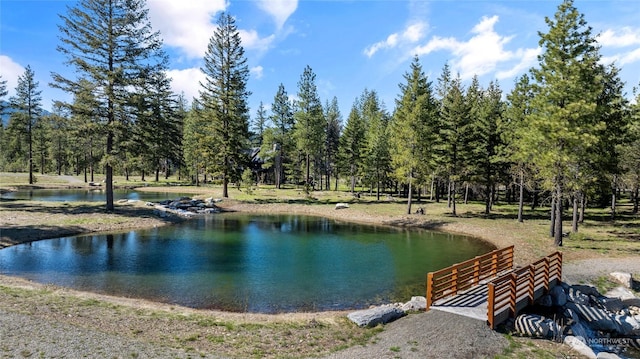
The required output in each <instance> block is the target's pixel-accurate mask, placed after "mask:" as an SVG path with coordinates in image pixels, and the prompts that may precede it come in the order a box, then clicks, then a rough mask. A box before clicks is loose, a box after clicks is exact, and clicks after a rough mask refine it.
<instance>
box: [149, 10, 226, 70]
mask: <svg viewBox="0 0 640 359" xmlns="http://www.w3.org/2000/svg"><path fill="white" fill-rule="evenodd" d="M148 5H149V17H150V20H151V23H152V24H153V27H154V28H155V29H156V30H159V31H160V33H161V36H162V38H163V39H164V41H165V44H166V45H169V46H172V47H176V48H178V49H180V50H181V51H182V52H183V53H184V54H185V55H186V56H188V57H190V58H199V57H203V56H204V53H205V51H206V50H207V45H208V44H209V38H211V35H213V32H214V30H215V19H214V17H215V15H216V14H217V13H218V12H220V11H224V10H225V9H226V8H227V3H226V0H188V1H175V0H150V1H149V2H148Z"/></svg>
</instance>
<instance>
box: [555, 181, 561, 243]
mask: <svg viewBox="0 0 640 359" xmlns="http://www.w3.org/2000/svg"><path fill="white" fill-rule="evenodd" d="M556 197H557V198H556V225H555V230H554V232H555V237H554V239H555V240H554V243H555V245H556V246H558V247H562V185H561V184H560V183H559V182H558V183H557V184H556Z"/></svg>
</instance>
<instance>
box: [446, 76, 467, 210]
mask: <svg viewBox="0 0 640 359" xmlns="http://www.w3.org/2000/svg"><path fill="white" fill-rule="evenodd" d="M469 116H470V108H469V102H468V100H467V98H466V97H465V91H464V88H463V87H462V83H461V80H460V77H457V78H456V79H454V80H452V81H451V82H450V84H449V86H448V92H447V93H446V95H445V97H444V98H443V99H442V108H441V113H440V120H441V122H440V126H441V128H440V142H439V146H438V150H439V152H440V155H439V161H440V164H441V166H442V168H443V169H444V171H445V173H446V175H447V177H448V178H449V200H450V203H451V208H452V210H451V213H452V214H453V215H454V216H455V215H457V213H456V193H457V188H456V186H457V184H458V183H459V182H460V181H461V179H462V178H463V175H464V173H463V170H464V168H465V167H466V166H467V165H468V163H469V157H470V156H469V155H470V151H469V142H470V126H469V123H470V117H469Z"/></svg>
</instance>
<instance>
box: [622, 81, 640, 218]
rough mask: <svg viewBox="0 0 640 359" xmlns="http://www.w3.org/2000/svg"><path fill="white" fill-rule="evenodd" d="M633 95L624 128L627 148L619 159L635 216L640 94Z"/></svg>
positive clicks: (639, 196)
mask: <svg viewBox="0 0 640 359" xmlns="http://www.w3.org/2000/svg"><path fill="white" fill-rule="evenodd" d="M635 95H636V96H635V101H634V104H633V105H632V106H631V108H630V113H629V122H628V124H627V126H626V128H625V133H626V138H627V146H624V147H623V148H622V149H621V153H620V157H621V164H622V168H623V170H624V176H625V179H626V182H627V183H628V185H629V188H630V189H631V199H632V203H633V210H632V212H633V213H634V214H637V213H638V207H640V93H636V94H635Z"/></svg>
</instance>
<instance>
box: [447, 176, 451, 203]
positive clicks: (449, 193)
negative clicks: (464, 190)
mask: <svg viewBox="0 0 640 359" xmlns="http://www.w3.org/2000/svg"><path fill="white" fill-rule="evenodd" d="M448 182H449V185H448V187H447V208H451V180H449V181H448Z"/></svg>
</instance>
